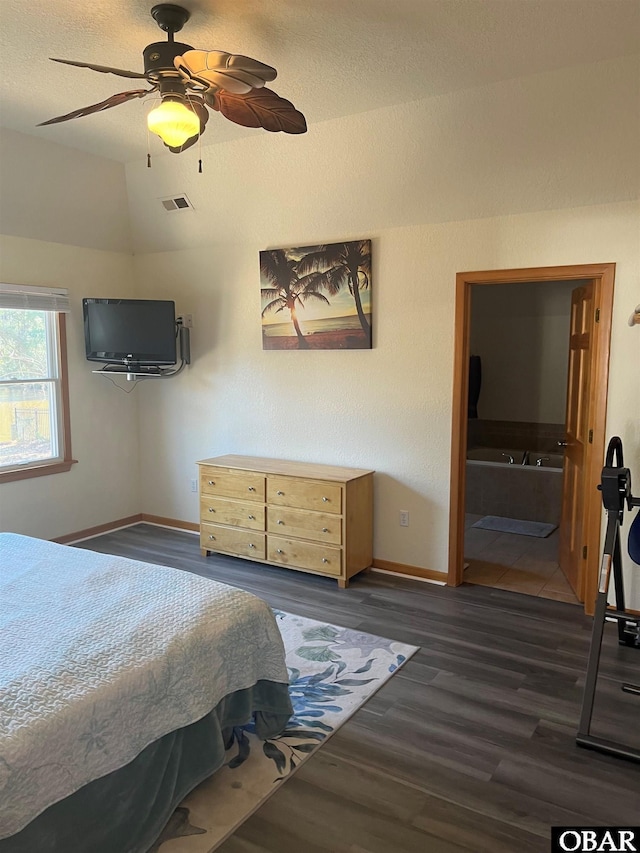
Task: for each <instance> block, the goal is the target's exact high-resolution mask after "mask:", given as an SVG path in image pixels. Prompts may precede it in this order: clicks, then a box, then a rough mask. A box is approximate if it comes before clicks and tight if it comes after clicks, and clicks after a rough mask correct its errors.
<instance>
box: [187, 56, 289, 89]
mask: <svg viewBox="0 0 640 853" xmlns="http://www.w3.org/2000/svg"><path fill="white" fill-rule="evenodd" d="M173 63H174V65H175V66H176V68H177V69H178V71H179V72H180V73H181V74H182V75H183V76H184V77H186V78H187V79H188V80H191V81H194V82H196V83H200V85H202V86H205V87H206V88H208V89H225V90H226V91H227V92H234V93H235V94H237V95H241V94H245V93H247V92H250V91H251V90H252V89H259V88H261V87H262V86H264V84H265V83H267V82H268V81H270V80H275V78H276V77H277V74H278V72H277V71H276V69H275V68H272V67H271V66H270V65H265V64H264V63H263V62H258V60H257V59H251V58H250V57H249V56H241V55H240V54H233V53H225V51H223V50H187V51H185V53H183V54H182V56H176V57H175V59H174V60H173Z"/></svg>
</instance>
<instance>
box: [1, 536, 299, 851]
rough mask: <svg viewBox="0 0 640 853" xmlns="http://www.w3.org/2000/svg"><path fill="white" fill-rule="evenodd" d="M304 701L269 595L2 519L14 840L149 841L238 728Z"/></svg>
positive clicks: (123, 846) (271, 725) (110, 846)
mask: <svg viewBox="0 0 640 853" xmlns="http://www.w3.org/2000/svg"><path fill="white" fill-rule="evenodd" d="M291 713H292V708H291V703H290V699H289V693H288V676H287V670H286V666H285V662H284V649H283V644H282V638H281V636H280V633H279V631H278V628H277V625H276V622H275V618H274V616H273V613H272V611H271V609H270V608H269V607H268V605H267V604H266V603H265V602H263V601H261V600H260V599H258V598H256V597H255V596H253V595H251V594H250V593H247V592H244V591H242V590H238V589H235V588H233V587H230V586H228V585H226V584H221V583H217V582H215V581H212V580H209V579H206V578H202V577H199V576H197V575H194V574H191V573H188V572H183V571H180V570H178V569H172V568H168V567H165V566H156V565H150V564H147V563H141V562H137V561H134V560H130V559H126V558H123V557H117V556H110V555H106V554H98V553H94V552H92V551H87V550H84V549H77V548H72V547H69V546H67V545H57V544H55V543H52V542H46V541H43V540H39V539H33V538H30V537H27V536H20V535H17V534H11V533H2V534H0V853H34V851H36V850H37V851H38V853H48V851H50V853H54V851H55V853H70V851H73V853H82V851H87V853H89V851H91V853H145V851H147V850H148V849H149V848H150V847H151V846H152V844H153V842H154V841H155V839H156V838H157V836H158V835H159V834H160V832H161V831H162V829H163V827H164V825H165V823H166V821H167V820H168V819H169V817H170V816H171V813H172V812H173V809H174V808H175V807H176V805H177V804H178V803H179V802H180V801H181V800H182V799H183V797H184V796H185V795H186V794H187V793H188V792H189V791H190V790H191V789H192V788H194V787H195V786H196V785H197V784H199V783H200V782H201V781H202V780H203V779H205V778H206V777H208V776H209V775H211V773H213V772H214V771H215V770H216V769H218V767H220V766H221V765H222V763H223V762H224V752H225V750H224V745H225V741H226V739H227V736H228V733H229V731H230V729H232V728H233V727H234V726H237V725H242V724H244V723H247V722H249V721H251V720H254V721H255V725H256V731H257V733H258V734H259V735H260V736H261V737H265V738H266V737H271V736H273V735H275V734H277V733H278V732H280V731H281V730H282V729H283V728H284V726H285V724H286V722H287V720H288V718H289V716H290V715H291Z"/></svg>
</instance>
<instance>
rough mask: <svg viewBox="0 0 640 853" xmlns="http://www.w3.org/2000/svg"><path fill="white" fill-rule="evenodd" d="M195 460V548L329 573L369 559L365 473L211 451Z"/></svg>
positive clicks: (341, 581) (340, 574)
mask: <svg viewBox="0 0 640 853" xmlns="http://www.w3.org/2000/svg"><path fill="white" fill-rule="evenodd" d="M198 465H199V466H200V547H201V549H202V554H203V556H207V555H208V554H210V553H211V552H214V551H215V552H220V553H224V554H233V555H234V556H236V557H245V558H247V559H249V560H256V561H257V562H261V563H269V564H271V565H275V566H283V567H285V568H288V569H297V570H299V571H303V572H313V573H314V574H318V575H326V576H327V577H332V578H335V579H336V580H337V581H338V585H339V586H340V587H341V588H343V589H344V588H345V587H346V586H348V584H349V579H350V578H351V577H353V575H355V574H357V573H358V572H361V571H362V570H363V569H367V568H369V566H370V565H371V561H372V558H373V551H372V549H373V544H372V542H373V473H374V472H373V471H367V470H363V469H361V468H341V467H337V466H333V465H314V464H311V463H307V462H288V461H285V460H282V459H262V458H260V457H255V456H233V455H229V456H217V457H214V458H213V459H203V460H202V461H201V462H198Z"/></svg>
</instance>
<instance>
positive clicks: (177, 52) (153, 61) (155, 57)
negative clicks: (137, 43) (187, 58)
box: [142, 41, 193, 81]
mask: <svg viewBox="0 0 640 853" xmlns="http://www.w3.org/2000/svg"><path fill="white" fill-rule="evenodd" d="M187 50H193V48H192V47H191V45H190V44H183V43H182V42H179V41H156V42H153V44H148V45H147V46H146V47H145V49H144V51H143V52H142V56H143V58H144V73H145V74H146V75H148V77H149V79H150V80H154V81H155V80H158V79H159V78H160V76H161V74H158V73H157V72H162V71H173V72H175V70H176V67H175V65H174V64H173V60H174V59H175V57H176V56H182V54H183V53H186V51H187Z"/></svg>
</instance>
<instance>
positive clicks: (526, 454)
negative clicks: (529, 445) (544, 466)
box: [520, 450, 530, 465]
mask: <svg viewBox="0 0 640 853" xmlns="http://www.w3.org/2000/svg"><path fill="white" fill-rule="evenodd" d="M520 464H521V465H529V464H530V463H529V451H528V450H525V452H524V453H523V454H522V462H521V463H520Z"/></svg>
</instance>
